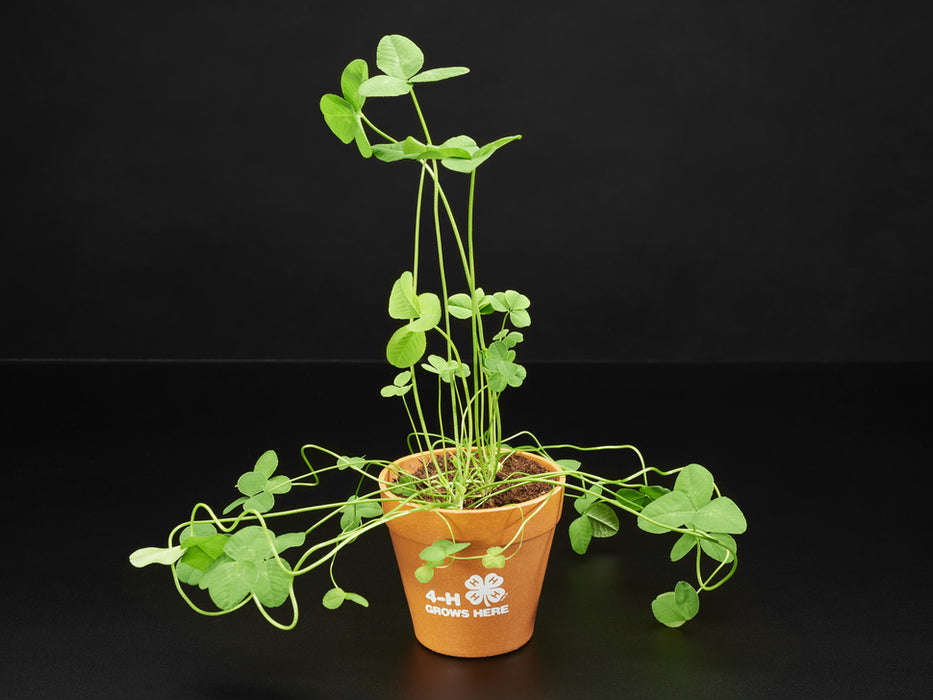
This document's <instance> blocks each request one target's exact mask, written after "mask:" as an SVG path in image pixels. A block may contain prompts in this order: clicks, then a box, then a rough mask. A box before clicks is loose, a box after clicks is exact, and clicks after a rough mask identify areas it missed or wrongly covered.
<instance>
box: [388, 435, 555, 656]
mask: <svg viewBox="0 0 933 700" xmlns="http://www.w3.org/2000/svg"><path fill="white" fill-rule="evenodd" d="M429 454H430V453H428V452H423V453H420V454H417V455H410V456H408V457H403V458H401V459H399V460H396V461H395V462H394V464H395V465H396V466H397V468H398V469H401V470H404V471H408V472H412V471H415V470H416V469H417V468H418V467H420V466H421V458H422V457H426V456H428V455H429ZM521 454H522V455H523V456H525V457H528V458H529V459H532V460H534V461H535V462H536V463H537V464H539V465H541V466H542V467H544V468H545V469H547V470H548V471H560V468H559V467H558V466H557V465H556V464H554V463H553V462H550V461H549V460H547V459H545V458H543V457H540V456H538V455H535V454H530V453H525V452H523V453H521ZM392 480H393V476H392V473H391V471H390V470H389V469H385V470H383V472H382V474H381V475H380V481H381V482H382V483H383V484H384V485H385V486H386V487H387V488H386V489H385V490H383V493H382V496H383V498H384V499H386V500H384V501H383V511H384V512H385V513H391V512H393V511H394V510H395V509H397V508H402V509H405V510H413V508H414V506H412V505H410V504H405V503H402V502H401V501H399V500H392V499H396V498H397V497H396V496H394V495H393V494H392V493H391V492H390V491H389V490H388V489H389V488H391V481H392ZM563 481H564V479H563V477H560V479H559V480H556V483H557V485H556V487H555V488H554V489H553V490H552V491H551V492H550V493H548V494H546V495H544V496H540V497H538V498H535V499H534V500H531V501H526V502H524V503H519V504H515V505H509V506H503V507H501V508H485V509H478V510H437V511H424V512H413V513H410V514H408V515H406V516H404V517H400V518H395V519H394V520H391V521H389V523H388V528H389V533H390V535H391V537H392V546H393V547H394V549H395V556H396V559H397V560H398V566H399V572H400V574H401V576H402V585H403V586H404V588H405V596H406V597H407V599H408V607H409V610H410V612H411V619H412V625H413V627H414V631H415V637H416V638H417V639H418V641H419V642H421V644H423V645H424V646H426V647H427V648H428V649H431V650H432V651H436V652H438V653H441V654H446V655H448V656H461V657H482V656H495V655H497V654H505V653H507V652H510V651H513V650H515V649H518V648H519V647H520V646H522V645H523V644H525V643H526V642H527V641H528V640H529V639H531V635H532V632H533V631H534V622H535V614H536V612H537V608H538V598H539V597H540V595H541V586H542V584H543V582H544V573H545V569H546V568H547V559H548V555H549V553H550V550H551V541H552V539H553V537H554V529H555V527H556V526H557V522H558V521H559V520H560V515H561V508H562V505H563V490H564V489H563ZM523 523H524V528H523V531H522V534H521V535H520V536H519V538H518V539H517V540H516V542H515V544H514V545H512V546H510V547H509V548H508V549H507V550H506V551H505V555H506V557H507V561H506V564H505V567H503V568H501V569H487V568H485V567H484V566H483V564H482V561H481V559H469V560H466V561H461V560H455V561H453V562H452V563H451V564H450V565H449V566H447V567H445V568H440V567H438V568H436V569H435V570H434V577H433V578H432V579H431V581H429V582H428V583H421V582H419V581H418V579H416V578H415V570H416V569H417V568H418V567H419V566H421V565H422V564H423V562H422V561H421V557H420V554H421V551H422V550H423V549H424V548H425V547H428V546H429V545H431V544H433V543H434V542H435V541H437V540H453V541H454V542H469V543H470V546H469V547H467V548H466V549H464V550H461V551H460V552H458V556H480V557H481V556H482V555H484V554H486V550H487V549H488V548H489V547H496V546H498V547H502V546H505V545H506V544H507V543H508V542H509V541H511V539H512V537H513V536H514V535H515V533H516V532H518V530H519V529H522V525H523ZM513 555H514V556H513Z"/></svg>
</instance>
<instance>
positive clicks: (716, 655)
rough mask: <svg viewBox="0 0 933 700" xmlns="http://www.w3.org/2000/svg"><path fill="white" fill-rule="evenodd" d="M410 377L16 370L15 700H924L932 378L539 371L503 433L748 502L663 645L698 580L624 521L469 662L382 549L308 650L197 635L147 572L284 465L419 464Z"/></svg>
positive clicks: (235, 628)
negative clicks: (422, 633) (528, 636)
mask: <svg viewBox="0 0 933 700" xmlns="http://www.w3.org/2000/svg"><path fill="white" fill-rule="evenodd" d="M391 376H392V372H391V370H389V369H386V368H384V367H382V366H380V365H369V364H295V363H292V364H288V363H284V364H283V363H250V364H224V363H187V364H185V363H129V364H127V363H122V364H121V363H112V364H105V363H78V364H73V363H72V364H69V363H3V364H0V380H2V386H3V391H4V400H3V403H2V408H0V411H2V414H0V418H2V422H0V429H2V434H3V459H4V470H3V475H4V476H3V480H4V488H3V490H4V501H5V503H6V507H5V511H6V513H7V518H6V519H5V521H4V522H5V533H4V534H5V537H4V541H5V556H4V566H3V568H4V576H3V582H4V583H3V593H4V595H3V598H2V600H3V603H2V606H3V608H2V617H0V620H2V622H0V625H2V629H3V634H2V642H0V651H2V653H0V659H2V661H0V663H2V673H0V696H2V697H5V698H71V697H75V698H77V697H82V698H83V697H93V698H110V697H113V698H247V697H249V698H417V697H440V696H442V695H443V696H444V697H450V698H460V697H463V698H467V697H509V698H521V697H529V698H573V697H581V698H583V697H585V698H593V697H650V698H653V697H704V698H705V697H716V698H732V697H735V698H748V697H776V698H781V697H790V696H797V697H924V696H925V694H926V693H925V691H926V690H927V686H928V681H929V679H930V677H931V673H933V665H931V662H930V658H929V654H928V653H927V651H926V648H927V646H928V645H927V644H926V641H925V639H926V634H927V633H928V631H929V623H930V612H931V610H930V605H929V597H928V595H929V591H928V588H929V575H930V573H931V566H930V563H929V558H928V552H927V548H926V547H925V546H924V545H925V544H926V543H927V542H928V540H929V537H928V534H927V532H928V518H929V512H930V505H929V500H928V499H929V496H928V491H927V489H928V486H927V483H926V482H927V477H928V471H929V462H930V458H929V455H930V447H931V439H930V434H929V417H928V406H929V398H930V392H931V388H933V381H931V379H933V371H931V366H930V365H803V364H802V365H582V366H573V365H533V366H531V367H530V372H529V379H528V381H527V383H526V386H525V387H523V388H522V389H521V390H520V391H517V392H515V393H514V394H513V395H511V396H509V395H507V396H506V400H505V410H506V411H508V414H507V416H508V417H507V421H508V424H507V429H514V430H518V429H521V428H531V429H532V430H534V431H535V432H536V433H537V434H538V436H539V437H540V438H541V439H542V440H543V441H545V442H558V441H562V442H575V443H578V444H606V443H620V442H630V443H634V444H636V445H638V446H639V447H640V448H641V449H642V451H643V453H644V454H645V456H646V459H647V460H648V462H649V463H650V464H654V465H657V466H679V465H681V464H684V463H687V462H691V461H696V462H700V463H702V464H704V465H706V466H707V467H709V468H710V469H712V470H713V471H714V473H715V474H716V475H717V477H718V478H719V480H720V484H721V486H722V488H723V490H724V491H725V492H726V493H727V494H728V495H731V496H733V497H734V498H735V499H736V500H737V501H738V502H739V503H740V504H741V505H742V506H743V508H744V510H745V512H746V514H747V516H748V520H749V523H750V527H749V531H748V533H747V534H746V535H745V536H743V537H742V538H741V539H740V547H741V549H740V554H741V556H742V559H741V565H740V567H739V570H738V572H737V574H736V577H735V578H734V579H733V580H732V581H730V582H729V583H728V584H726V586H725V587H724V588H723V589H722V590H720V591H717V592H714V593H711V594H708V595H704V596H703V598H702V609H701V612H700V615H699V617H698V618H697V619H696V620H694V621H692V622H691V623H689V625H688V626H686V627H685V628H683V629H681V630H668V629H664V628H661V627H660V626H658V625H657V624H656V623H655V622H654V621H653V619H652V617H651V613H650V609H649V603H650V601H651V599H652V598H653V597H654V596H655V595H657V594H658V593H660V592H662V591H663V590H667V589H668V588H669V587H670V586H672V585H673V583H674V582H675V581H676V580H677V578H679V577H682V576H685V575H686V574H687V573H689V572H685V571H684V570H683V567H681V566H673V565H671V564H670V563H669V562H668V561H667V550H668V548H669V545H670V542H669V541H668V540H664V539H663V538H661V537H659V536H652V535H648V534H646V533H644V532H641V531H640V530H638V528H637V527H636V526H635V525H634V523H633V522H631V521H623V532H622V533H621V534H620V535H619V536H618V537H617V538H615V539H611V540H605V541H600V542H598V543H597V545H598V546H595V547H594V548H593V551H592V552H591V553H590V554H589V555H588V556H587V557H585V558H580V557H577V556H576V555H575V554H573V553H572V552H571V551H570V549H569V546H568V542H567V536H566V531H565V528H562V529H561V530H560V531H559V532H558V535H557V536H556V538H555V543H554V549H553V551H552V558H551V561H550V565H549V570H548V576H547V580H546V582H545V589H544V592H543V596H542V602H541V607H540V609H539V613H538V621H537V629H536V633H535V636H534V638H533V639H532V641H531V642H530V643H529V644H528V645H527V646H526V647H524V648H522V649H520V650H519V651H517V652H515V653H513V654H510V655H507V656H505V657H501V658H495V659H487V660H476V661H461V660H454V659H448V658H444V657H441V656H438V655H435V654H433V653H431V652H428V651H426V650H424V649H423V648H422V647H420V646H419V645H418V644H417V643H416V642H415V641H414V639H413V637H412V634H411V630H410V623H409V621H408V616H407V610H406V607H405V602H404V599H403V596H402V591H401V584H400V582H399V580H398V572H397V570H396V568H395V562H394V559H393V557H392V553H391V548H390V545H389V541H388V536H387V534H386V533H384V532H378V533H376V534H375V535H373V536H371V537H370V538H369V539H364V540H361V541H360V542H359V543H358V546H357V547H355V548H354V552H355V554H353V556H352V557H351V556H344V557H343V558H342V559H341V560H340V561H339V562H338V568H337V571H338V574H339V577H340V579H339V580H340V581H341V582H342V583H344V584H345V585H346V586H347V587H348V588H352V589H354V590H358V591H359V592H361V593H363V594H364V595H366V596H367V597H368V598H369V600H370V602H371V607H370V608H369V609H368V610H363V609H358V608H353V609H341V610H340V611H337V612H330V611H326V610H324V609H323V608H322V607H320V606H319V605H318V604H317V601H318V600H319V598H320V596H321V595H322V594H323V592H324V591H325V590H326V589H327V588H328V587H329V582H328V581H327V577H326V574H325V573H323V572H322V573H321V574H320V575H311V576H310V577H306V578H305V579H302V580H301V581H300V582H299V584H298V590H299V595H300V596H301V597H302V602H303V607H302V613H301V615H302V617H301V621H300V623H299V626H298V628H297V629H296V630H294V631H292V632H278V631H276V630H274V629H272V628H271V627H269V626H268V625H266V624H265V623H264V622H263V621H262V620H261V619H260V618H259V616H258V614H256V613H255V612H254V611H252V610H244V611H240V612H239V613H237V614H234V615H231V616H228V617H225V618H220V619H206V618H202V617H199V616H197V615H195V614H194V613H192V612H190V610H189V609H188V607H187V606H186V605H185V604H184V603H183V602H182V601H181V600H180V599H179V598H178V597H177V595H176V594H175V592H174V588H173V587H172V585H171V580H170V577H169V575H168V572H167V570H165V569H162V568H158V569H157V568H148V569H144V570H136V569H133V568H132V567H131V566H130V565H129V563H128V561H127V556H128V554H129V552H130V551H131V550H132V549H134V548H136V547H139V546H144V545H150V544H151V545H156V544H160V543H161V541H162V540H163V538H164V537H165V535H166V534H167V531H168V528H169V527H170V526H171V525H173V524H174V523H175V522H177V521H179V520H182V519H184V518H185V517H186V516H187V513H188V510H189V508H190V507H191V505H192V504H193V503H194V502H195V501H197V500H204V501H207V502H210V503H213V504H215V505H218V506H223V505H225V504H226V503H227V502H229V501H230V500H232V498H233V497H234V494H235V492H234V489H233V482H234V480H235V479H236V477H237V475H239V473H240V472H242V471H244V470H245V469H247V468H249V467H250V466H252V463H253V461H254V460H255V458H256V457H257V456H258V455H259V454H260V453H261V452H262V451H263V450H265V449H267V448H274V449H276V450H277V451H278V452H279V454H280V457H281V461H282V466H281V467H280V469H282V470H283V471H287V472H290V473H297V472H299V471H300V470H301V469H302V468H303V467H302V465H301V462H300V458H299V456H298V448H299V447H300V446H301V445H302V444H303V443H305V442H318V443H321V444H324V445H327V446H330V447H332V448H333V449H334V450H335V451H338V452H340V453H343V454H367V455H370V456H379V457H390V458H394V457H397V456H399V455H401V454H402V453H403V452H404V450H405V446H404V432H405V428H406V423H405V418H404V414H403V413H402V412H401V411H400V410H399V409H400V407H399V406H398V405H396V404H394V403H393V402H390V401H386V400H383V399H380V397H379V396H378V388H379V387H380V386H381V385H382V384H383V383H385V382H386V381H387V380H389V379H390V378H391ZM343 389H345V390H346V391H347V393H346V394H345V395H344V394H341V393H340V391H341V390H343ZM587 466H589V467H590V468H591V469H593V470H597V471H600V472H604V473H611V470H612V469H613V468H615V467H616V464H615V463H614V462H613V460H612V459H611V458H608V459H607V458H600V459H596V458H592V459H590V460H589V461H588V463H587ZM630 466H631V465H630V464H625V465H624V468H625V469H628V468H629V467H630ZM626 473H627V472H626ZM338 486H339V485H338ZM325 488H330V487H325ZM338 491H339V489H338ZM567 515H569V514H567V513H565V523H564V525H566V519H567Z"/></svg>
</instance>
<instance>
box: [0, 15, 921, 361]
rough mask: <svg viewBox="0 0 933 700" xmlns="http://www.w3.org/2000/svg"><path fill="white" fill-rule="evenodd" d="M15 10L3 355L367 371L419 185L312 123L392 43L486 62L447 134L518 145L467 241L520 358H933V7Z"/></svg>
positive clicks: (436, 116) (430, 102)
mask: <svg viewBox="0 0 933 700" xmlns="http://www.w3.org/2000/svg"><path fill="white" fill-rule="evenodd" d="M14 7H15V8H16V10H15V13H14V15H13V20H12V21H11V22H8V23H7V25H8V27H9V28H10V30H11V32H10V33H12V35H13V36H12V39H13V41H12V44H11V48H12V60H11V61H10V62H9V67H10V69H11V71H12V77H13V80H12V81H11V83H10V85H11V86H12V90H13V98H12V99H11V100H9V101H8V102H7V108H6V111H7V112H8V114H9V115H10V116H11V117H12V128H10V129H9V130H8V132H7V133H8V136H9V138H10V141H11V144H10V147H9V149H8V151H7V160H8V163H12V168H10V170H11V171H12V174H13V178H12V179H13V182H12V183H11V184H12V187H11V188H9V189H8V195H9V196H10V204H9V207H8V209H7V215H8V216H9V217H10V220H9V224H8V225H6V226H4V229H5V232H4V239H5V243H4V256H3V263H2V274H0V300H2V301H0V303H2V304H3V316H4V320H5V323H6V325H7V328H8V329H9V332H7V333H4V335H3V338H2V340H0V357H8V358H236V359H244V358H267V359H268V358H293V359H339V358H353V359H379V358H380V357H381V356H382V348H383V347H384V342H385V338H386V336H387V334H388V333H389V332H391V330H392V327H391V325H390V323H389V322H388V320H387V319H386V318H385V299H386V296H387V293H388V289H389V287H390V286H391V283H392V281H393V280H394V279H395V278H396V277H397V276H398V274H399V272H400V271H401V270H403V269H405V268H406V267H409V266H410V261H409V260H410V250H409V248H410V238H411V228H412V223H413V211H414V209H413V204H414V199H415V191H416V182H417V168H416V167H415V166H413V165H411V164H408V163H406V164H392V165H386V164H383V163H379V162H375V161H373V162H364V161H363V160H362V159H361V158H359V156H358V155H357V154H356V153H355V151H354V149H353V147H352V146H350V147H344V146H343V145H342V144H341V143H340V142H339V141H338V140H337V139H336V138H334V137H333V136H332V135H331V134H330V132H329V130H328V129H327V127H326V126H325V125H324V123H323V120H322V119H321V116H320V112H319V110H318V100H319V98H320V96H321V95H322V94H323V93H325V92H336V91H338V88H339V85H338V79H339V75H340V71H341V70H342V68H343V66H344V65H346V63H347V62H348V61H349V60H350V59H352V58H356V57H361V58H365V59H366V60H367V61H368V62H369V63H370V65H371V66H373V65H374V54H375V46H376V43H377V42H378V39H379V37H380V36H382V35H383V34H386V33H402V34H406V35H408V36H411V37H412V38H413V39H414V40H415V41H416V42H417V43H419V44H420V45H421V47H422V48H423V49H424V51H425V54H426V56H427V65H428V66H442V65H467V66H469V67H471V68H472V73H471V74H470V75H468V76H465V77H462V78H458V79H456V80H452V81H448V82H446V83H442V84H437V85H432V86H424V87H423V88H422V89H421V91H420V95H421V101H422V103H423V106H424V109H425V112H426V113H427V115H428V119H429V122H430V123H431V125H432V129H433V132H434V135H435V139H436V140H440V139H443V138H446V137H447V136H451V135H454V134H458V133H468V134H470V135H472V136H474V137H475V138H476V139H477V140H478V141H480V142H481V143H484V142H486V141H489V140H492V139H494V138H497V137H499V136H502V135H506V134H512V133H521V134H523V135H524V140H522V141H521V142H519V143H516V144H512V145H510V146H509V147H508V148H507V149H506V150H504V151H502V152H501V153H500V154H497V156H496V158H495V159H494V160H493V161H491V162H490V163H489V164H487V165H485V166H484V167H483V168H482V169H481V170H480V173H479V177H478V185H477V186H478V193H477V196H478V203H477V206H478V212H477V221H476V226H477V236H478V246H479V261H478V265H479V281H480V283H481V284H483V285H484V286H485V287H486V288H487V289H490V290H492V289H502V288H507V287H511V288H515V289H518V290H520V291H522V292H524V293H526V294H527V295H528V296H529V297H530V298H531V299H532V301H533V311H534V320H535V325H534V328H533V335H530V336H529V341H530V342H529V343H528V344H527V347H526V348H525V349H524V351H525V353H526V355H525V356H526V358H527V359H537V360H580V359H586V360H612V361H615V360H623V361H630V360H690V361H735V360H739V361H758V360H777V361H785V360H791V361H798V360H820V361H823V360H830V361H835V360H848V361H876V360H881V361H890V360H928V359H930V357H931V347H933V345H931V322H930V314H929V313H928V310H927V306H928V303H929V300H930V299H931V297H933V294H931V292H933V289H931V284H933V283H931V276H930V275H929V273H928V263H929V252H928V251H929V246H928V244H927V240H928V238H929V232H930V229H931V223H933V209H931V206H933V205H931V184H933V179H931V175H930V168H931V154H933V120H931V118H930V116H931V114H933V93H931V91H930V89H929V85H930V84H931V83H933V62H931V60H930V48H929V41H928V40H929V36H930V31H931V28H933V22H931V19H933V11H931V10H930V8H929V5H928V4H926V3H919V2H910V3H904V2H891V3H884V4H881V3H874V2H819V3H814V2H761V1H753V2H747V1H743V2H738V1H734V2H709V3H701V2H685V1H683V0H675V1H673V2H642V1H638V2H621V3H617V2H590V1H588V0H584V1H582V2H575V3H566V4H564V3H562V4H557V3H552V4H541V3H469V4H467V3H462V4H453V3H437V2H430V3H429V2H406V3H403V4H398V3H385V4H376V3H371V2H348V3H316V2H295V1H290V2H289V1H282V0H275V1H270V2H248V1H243V0H241V1H228V2H221V1H216V0H215V1H205V0H197V1H195V2H190V1H185V2H177V1H172V0H169V1H167V2H143V3H139V2H133V3H127V2H94V3H83V2H62V1H60V0H59V1H53V2H42V3H14ZM367 113H369V114H370V115H371V116H372V118H373V119H375V120H376V122H377V123H378V124H382V125H383V126H384V127H385V128H386V129H388V130H389V131H390V132H391V133H394V134H396V135H397V136H403V135H404V134H405V133H415V135H417V130H416V128H415V123H414V121H413V113H412V112H411V110H410V109H409V108H408V105H407V104H406V103H405V102H404V101H403V100H398V99H396V100H384V101H382V102H381V103H380V102H379V101H378V100H371V101H370V103H369V104H368V106H367ZM465 182H466V179H465V178H462V177H460V176H457V175H453V174H450V175H449V177H448V179H447V183H448V186H449V187H450V188H452V190H454V189H459V191H456V192H455V193H454V194H456V199H457V201H458V202H460V203H461V204H462V201H463V187H460V188H457V186H458V185H464V184H465ZM461 208H462V207H461Z"/></svg>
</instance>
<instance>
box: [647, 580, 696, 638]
mask: <svg viewBox="0 0 933 700" xmlns="http://www.w3.org/2000/svg"><path fill="white" fill-rule="evenodd" d="M699 609H700V598H699V596H698V595H697V592H696V590H694V588H693V586H691V585H690V584H689V583H687V582H686V581H680V582H678V583H677V586H675V588H674V590H673V591H668V592H667V593H662V594H661V595H659V596H658V597H657V598H655V599H654V601H653V602H652V603H651V611H652V612H653V613H654V616H655V618H656V619H657V620H658V622H660V623H661V624H663V625H666V626H668V627H680V626H681V625H683V624H684V623H685V622H686V621H687V620H690V619H692V618H693V617H694V616H696V614H697V612H698V611H699Z"/></svg>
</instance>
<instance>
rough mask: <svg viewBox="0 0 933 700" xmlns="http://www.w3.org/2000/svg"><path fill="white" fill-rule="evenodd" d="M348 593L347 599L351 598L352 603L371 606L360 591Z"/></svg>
mask: <svg viewBox="0 0 933 700" xmlns="http://www.w3.org/2000/svg"><path fill="white" fill-rule="evenodd" d="M346 595H347V600H349V601H350V602H351V603H356V604H357V605H360V606H362V607H364V608H368V607H369V601H368V600H366V598H364V597H363V596H361V595H360V594H359V593H347V594H346Z"/></svg>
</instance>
